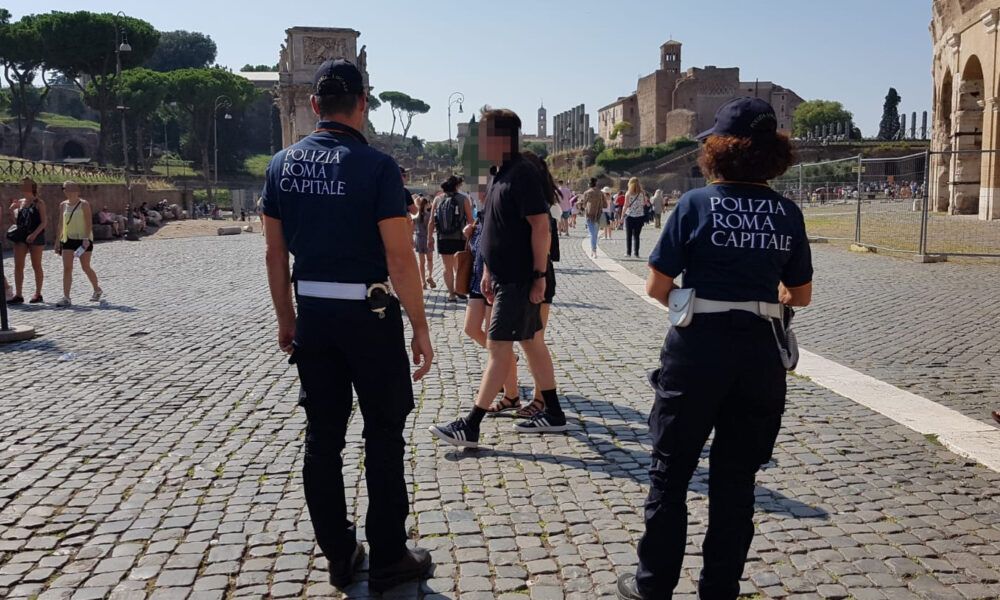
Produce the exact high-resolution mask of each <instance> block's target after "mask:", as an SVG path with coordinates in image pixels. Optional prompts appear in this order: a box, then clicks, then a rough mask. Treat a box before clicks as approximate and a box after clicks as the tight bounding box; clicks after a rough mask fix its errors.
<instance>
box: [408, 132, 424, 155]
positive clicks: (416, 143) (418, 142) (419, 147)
mask: <svg viewBox="0 0 1000 600" xmlns="http://www.w3.org/2000/svg"><path fill="white" fill-rule="evenodd" d="M410 146H412V147H413V149H414V150H416V151H417V152H422V151H423V149H424V140H422V139H420V138H418V137H417V136H413V137H411V138H410Z"/></svg>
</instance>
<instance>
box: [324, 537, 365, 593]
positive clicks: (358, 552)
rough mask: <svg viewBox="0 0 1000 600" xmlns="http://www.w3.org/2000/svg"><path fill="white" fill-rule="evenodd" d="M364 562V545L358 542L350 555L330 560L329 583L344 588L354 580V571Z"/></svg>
mask: <svg viewBox="0 0 1000 600" xmlns="http://www.w3.org/2000/svg"><path fill="white" fill-rule="evenodd" d="M363 562H365V547H364V546H362V545H361V544H360V543H359V544H358V546H357V548H355V549H354V552H353V553H351V555H350V556H349V557H347V558H345V559H343V560H339V561H337V562H333V561H330V585H332V586H333V587H335V588H337V589H344V588H345V587H347V586H349V585H351V583H352V582H353V581H354V571H356V570H357V569H358V567H360V566H361V563H363Z"/></svg>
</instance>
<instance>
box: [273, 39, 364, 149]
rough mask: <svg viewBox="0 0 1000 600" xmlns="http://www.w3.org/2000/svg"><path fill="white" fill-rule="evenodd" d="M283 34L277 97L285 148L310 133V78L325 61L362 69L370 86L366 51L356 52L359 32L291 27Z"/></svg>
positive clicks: (312, 121)
mask: <svg viewBox="0 0 1000 600" xmlns="http://www.w3.org/2000/svg"><path fill="white" fill-rule="evenodd" d="M285 33H286V34H287V38H286V40H285V43H284V44H282V46H281V56H280V59H279V61H278V86H277V90H276V94H277V102H278V108H279V110H280V114H281V140H282V145H283V146H285V147H288V146H290V145H292V144H294V143H295V142H297V141H299V140H300V139H302V138H303V137H305V136H307V135H309V134H310V133H312V131H313V128H314V127H315V126H316V115H314V114H313V112H312V108H311V107H310V106H309V97H310V96H311V95H312V92H313V75H314V74H315V73H316V69H317V68H319V66H320V65H321V64H323V62H324V61H327V60H335V59H338V58H346V59H347V60H349V61H351V62H353V63H354V64H356V65H357V66H358V68H359V69H361V74H362V76H363V77H364V81H365V86H366V87H369V85H368V69H367V64H366V63H367V53H366V52H365V47H364V46H362V47H361V51H360V52H358V37H359V36H360V35H361V33H360V32H358V31H356V30H354V29H345V28H339V27H292V28H291V29H288V30H287V31H286V32H285ZM369 89H370V87H369Z"/></svg>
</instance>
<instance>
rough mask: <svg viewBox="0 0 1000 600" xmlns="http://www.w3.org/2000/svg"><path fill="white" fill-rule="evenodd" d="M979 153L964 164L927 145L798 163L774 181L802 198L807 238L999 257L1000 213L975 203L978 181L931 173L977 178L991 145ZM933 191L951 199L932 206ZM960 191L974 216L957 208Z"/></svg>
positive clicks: (785, 191) (921, 252) (965, 207)
mask: <svg viewBox="0 0 1000 600" xmlns="http://www.w3.org/2000/svg"><path fill="white" fill-rule="evenodd" d="M974 152H975V153H976V155H977V156H978V157H979V161H976V160H974V159H971V158H970V159H968V160H966V161H964V162H965V163H967V164H964V165H958V164H957V162H958V159H957V158H956V156H955V155H957V154H960V153H958V152H930V151H927V152H921V153H919V154H911V155H909V156H902V157H895V158H864V157H862V156H857V157H853V158H846V159H841V160H832V161H824V162H820V163H809V164H801V165H796V166H795V167H792V169H790V170H789V172H788V173H786V174H785V175H783V176H782V177H780V178H778V179H777V180H775V181H774V182H772V183H773V185H774V187H775V189H776V190H778V191H779V192H781V193H782V194H784V195H785V196H786V197H788V198H791V199H793V200H795V201H796V202H797V203H798V204H799V206H800V208H801V209H802V213H803V215H804V217H805V221H806V230H807V232H808V233H809V235H810V237H815V238H825V239H829V240H842V241H849V242H853V243H855V244H858V245H861V246H866V247H869V248H873V249H881V250H887V251H891V252H901V253H908V254H915V255H940V256H973V257H1000V218H997V217H1000V215H993V216H994V218H993V219H992V220H990V219H986V218H981V217H980V215H979V212H980V208H979V207H978V203H979V202H985V201H986V200H985V199H981V198H980V195H981V194H980V186H979V183H980V182H979V181H958V180H956V179H955V178H953V177H952V178H950V177H947V176H945V178H946V179H947V180H946V181H935V180H934V179H933V177H934V173H935V172H937V173H939V174H940V173H941V172H945V173H948V172H955V170H956V169H957V170H959V171H960V172H965V173H968V172H973V173H975V175H976V177H975V178H976V179H978V178H979V173H980V170H981V165H982V161H983V160H984V158H985V157H986V156H990V157H991V159H992V155H993V152H994V151H979V150H976V151H974ZM970 154H971V153H970ZM948 166H950V167H951V170H950V171H949V169H948ZM958 167H962V168H958ZM998 178H1000V175H998ZM932 184H936V185H937V186H938V188H937V190H934V189H933V188H932ZM963 186H964V188H963ZM997 187H1000V186H997ZM932 192H935V193H932ZM932 195H934V196H935V200H938V199H939V198H940V197H941V196H942V195H944V196H947V198H948V202H949V204H948V205H947V206H945V205H942V204H941V203H940V201H939V205H938V206H932V198H931V196H932ZM956 195H958V196H959V198H960V200H961V206H962V208H963V211H964V212H975V214H967V215H958V214H952V213H953V212H957V211H956V210H952V209H953V208H954V204H955V202H956V201H955V197H956ZM984 196H985V195H984ZM998 201H1000V200H998ZM973 205H976V209H975V210H974V211H973V210H971V209H970V208H969V207H970V206H973ZM942 208H946V209H947V210H941V209H942ZM983 212H985V209H983ZM985 216H986V215H985V214H984V215H983V217H985Z"/></svg>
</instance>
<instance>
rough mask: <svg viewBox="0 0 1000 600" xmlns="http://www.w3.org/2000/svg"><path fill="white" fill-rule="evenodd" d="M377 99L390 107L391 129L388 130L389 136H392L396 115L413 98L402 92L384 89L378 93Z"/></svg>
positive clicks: (394, 129)
mask: <svg viewBox="0 0 1000 600" xmlns="http://www.w3.org/2000/svg"><path fill="white" fill-rule="evenodd" d="M378 99H379V100H381V101H382V102H384V103H385V104H388V105H389V108H390V109H392V129H390V130H389V137H392V134H393V133H395V132H396V117H397V116H399V115H400V111H401V110H402V109H403V108H402V107H404V106H406V103H407V102H409V101H410V100H413V98H410V97H409V96H407V95H406V94H404V93H403V92H392V91H386V92H382V93H381V94H379V95H378ZM400 118H401V117H400Z"/></svg>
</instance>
